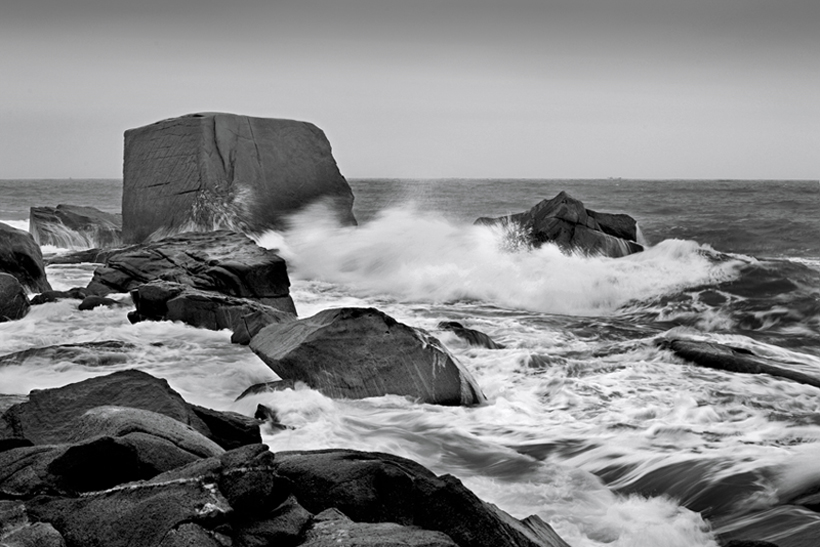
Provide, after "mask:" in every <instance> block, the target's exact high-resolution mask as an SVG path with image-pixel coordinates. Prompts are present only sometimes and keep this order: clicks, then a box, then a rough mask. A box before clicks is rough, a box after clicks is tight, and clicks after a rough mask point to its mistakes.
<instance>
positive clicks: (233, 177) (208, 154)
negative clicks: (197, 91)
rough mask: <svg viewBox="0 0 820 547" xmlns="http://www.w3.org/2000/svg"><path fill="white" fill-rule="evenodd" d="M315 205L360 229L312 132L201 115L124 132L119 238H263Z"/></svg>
mask: <svg viewBox="0 0 820 547" xmlns="http://www.w3.org/2000/svg"><path fill="white" fill-rule="evenodd" d="M317 200H326V201H328V202H329V203H330V204H331V205H332V207H333V209H334V211H335V212H336V215H337V216H338V218H339V220H340V221H342V223H344V224H355V223H356V221H355V219H354V217H353V213H352V206H353V193H352V192H351V190H350V186H349V185H348V184H347V181H346V180H345V179H344V177H343V176H342V175H341V173H340V172H339V168H338V167H337V165H336V161H335V160H334V159H333V156H332V154H331V151H330V143H329V142H328V140H327V138H326V137H325V135H324V133H323V132H322V131H321V130H320V129H319V128H317V127H316V126H315V125H313V124H310V123H306V122H299V121H293V120H279V119H266V118H252V117H249V116H237V115H233V114H220V113H202V114H191V115H187V116H181V117H179V118H172V119H168V120H162V121H159V122H157V123H154V124H151V125H147V126H144V127H140V128H136V129H130V130H128V131H126V132H125V159H124V166H123V206H122V214H123V237H124V239H125V242H126V243H142V242H144V241H146V240H151V239H158V238H161V237H164V236H167V235H169V234H175V233H179V232H184V231H210V230H215V229H219V228H229V229H234V230H238V231H243V232H246V233H261V232H264V231H266V230H270V229H282V228H284V227H285V218H286V217H287V216H288V215H290V214H292V213H294V212H296V211H298V210H299V209H301V208H303V207H305V206H306V205H308V204H310V203H312V202H315V201H317Z"/></svg>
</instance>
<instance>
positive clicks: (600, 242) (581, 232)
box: [475, 192, 643, 258]
mask: <svg viewBox="0 0 820 547" xmlns="http://www.w3.org/2000/svg"><path fill="white" fill-rule="evenodd" d="M475 223H476V224H485V225H500V226H504V227H505V229H507V230H509V231H510V232H511V234H513V235H511V237H519V236H520V237H521V238H523V244H524V245H526V246H528V247H540V246H541V245H543V244H544V243H547V242H550V243H554V244H556V245H558V246H559V247H560V248H561V249H562V250H563V251H564V252H582V253H585V254H588V255H604V256H610V257H615V258H617V257H621V256H626V255H628V254H632V253H637V252H640V251H643V247H642V246H641V245H639V244H638V243H636V240H637V239H638V235H637V223H636V222H635V219H633V218H632V217H630V216H629V215H624V214H608V213H598V212H596V211H591V210H589V209H586V208H584V204H583V203H581V202H580V201H579V200H577V199H575V198H573V197H571V196H569V195H568V194H567V193H566V192H561V193H559V194H558V195H557V196H555V197H554V198H552V199H550V200H546V199H545V200H543V201H541V202H540V203H538V204H537V205H536V206H535V207H533V208H532V209H530V210H529V211H525V212H523V213H517V214H514V215H510V216H508V217H500V218H486V217H482V218H479V219H477V220H476V221H475ZM518 243H521V242H513V246H515V245H516V244H518Z"/></svg>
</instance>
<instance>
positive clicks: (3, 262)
mask: <svg viewBox="0 0 820 547" xmlns="http://www.w3.org/2000/svg"><path fill="white" fill-rule="evenodd" d="M0 272H4V273H7V274H11V275H13V276H14V277H16V278H17V280H18V281H19V282H20V283H21V284H22V285H23V287H25V288H26V289H28V290H29V291H31V292H43V291H50V290H51V285H49V284H48V279H46V270H45V265H44V263H43V253H42V252H41V251H40V246H39V245H37V243H36V242H35V241H34V238H33V237H31V234H30V233H28V232H24V231H23V230H18V229H17V228H12V227H11V226H9V225H8V224H3V223H2V222H0Z"/></svg>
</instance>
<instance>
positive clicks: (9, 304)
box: [0, 273, 31, 323]
mask: <svg viewBox="0 0 820 547" xmlns="http://www.w3.org/2000/svg"><path fill="white" fill-rule="evenodd" d="M29 308H31V302H30V301H29V299H28V295H27V294H26V290H25V289H24V288H23V285H22V284H20V281H18V280H17V278H16V277H14V276H13V275H10V274H6V273H0V323H3V322H5V321H16V320H17V319H22V318H23V317H25V316H26V314H27V313H28V310H29Z"/></svg>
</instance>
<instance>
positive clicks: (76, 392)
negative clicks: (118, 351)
mask: <svg viewBox="0 0 820 547" xmlns="http://www.w3.org/2000/svg"><path fill="white" fill-rule="evenodd" d="M100 406H117V407H127V408H135V409H140V410H147V411H151V412H156V413H158V414H162V415H164V416H167V417H170V418H173V419H174V420H176V421H178V422H181V423H182V424H183V425H185V426H190V427H191V428H193V430H195V431H198V432H199V433H201V434H202V435H204V436H205V437H206V438H208V439H211V440H212V441H214V442H216V443H217V444H219V445H220V446H223V448H224V447H226V446H230V447H233V446H236V445H237V444H242V445H244V444H251V443H255V442H260V440H261V437H260V434H259V428H258V427H255V429H253V428H248V427H246V426H244V427H230V424H231V423H234V422H238V421H243V420H244V421H245V422H254V420H253V418H246V417H242V419H240V417H239V416H238V415H235V413H225V414H228V415H227V416H225V417H223V418H219V417H215V416H214V415H213V412H216V411H213V412H204V413H203V411H202V409H201V407H197V406H195V405H191V404H189V403H187V402H186V401H185V400H184V399H183V398H182V397H181V396H180V395H179V393H177V392H176V391H174V390H173V389H171V387H170V386H169V385H168V382H166V381H165V380H162V379H159V378H155V377H153V376H151V375H150V374H147V373H145V372H141V371H138V370H124V371H120V372H114V373H112V374H109V375H106V376H97V377H95V378H90V379H88V380H83V381H81V382H76V383H74V384H68V385H66V386H63V387H60V388H54V389H43V390H36V391H32V392H31V393H30V394H29V398H28V400H27V401H25V402H22V403H18V404H15V405H12V406H11V407H9V409H8V410H6V412H5V413H4V414H3V415H2V416H0V438H4V437H6V438H24V439H28V440H30V441H31V442H33V443H34V444H38V445H40V444H59V443H67V442H73V441H76V438H75V435H76V429H77V428H76V427H74V426H73V425H72V422H73V420H75V419H78V418H79V417H81V416H83V415H84V414H85V413H86V412H88V411H90V410H92V409H94V408H96V407H100ZM206 410H207V409H206ZM254 425H255V424H254Z"/></svg>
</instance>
